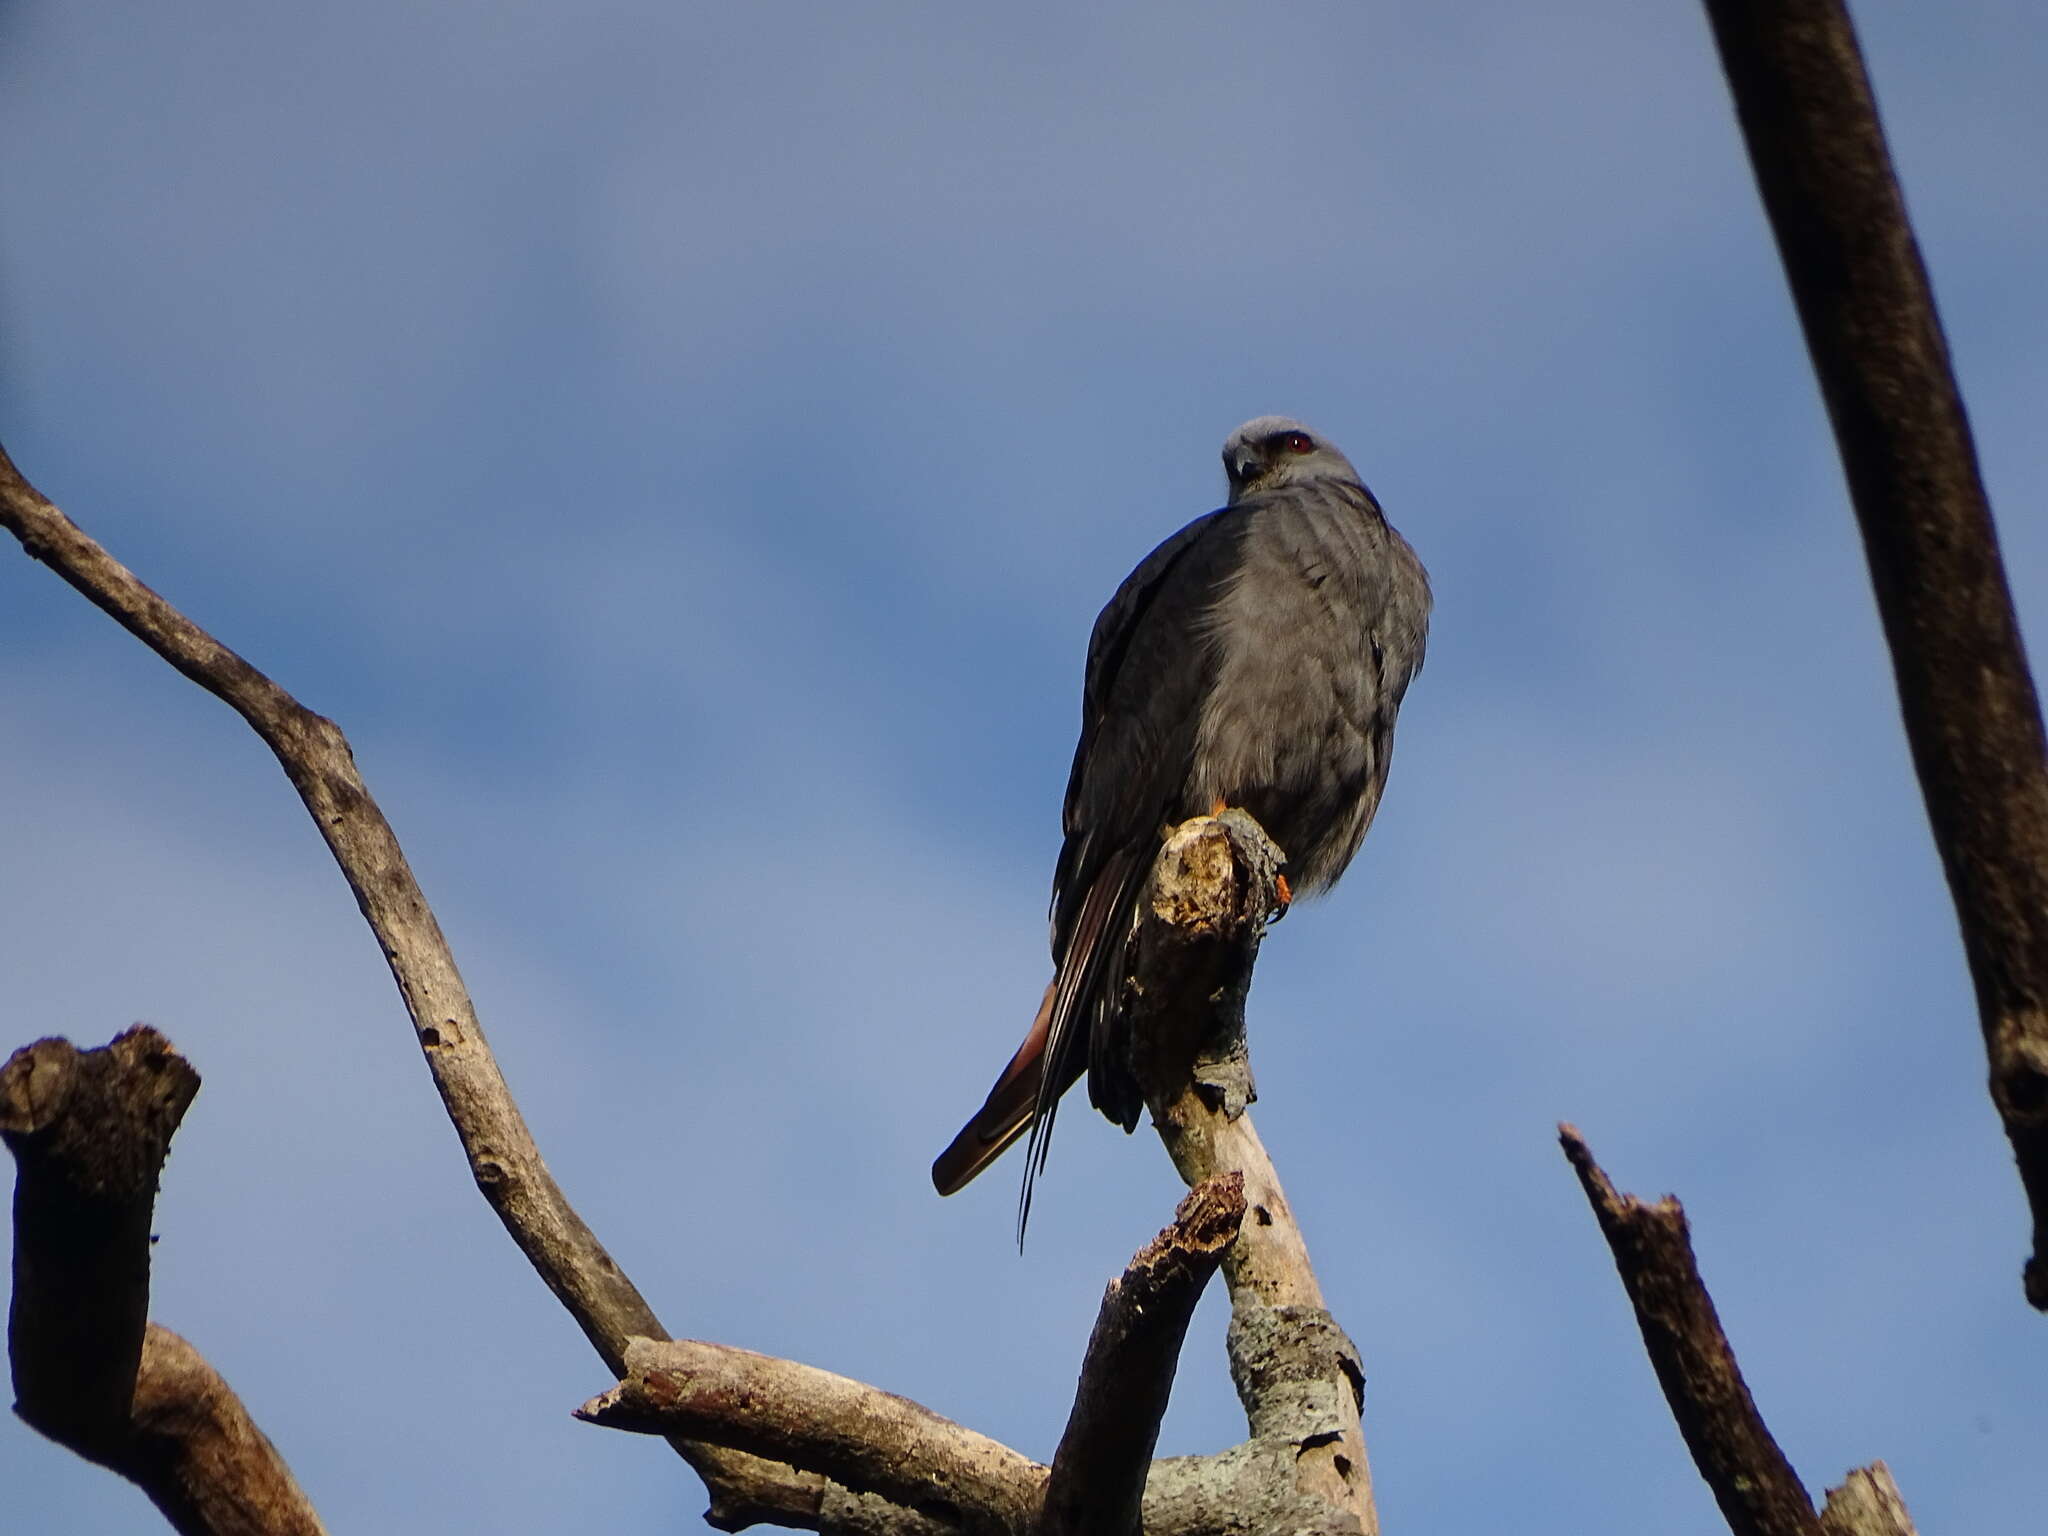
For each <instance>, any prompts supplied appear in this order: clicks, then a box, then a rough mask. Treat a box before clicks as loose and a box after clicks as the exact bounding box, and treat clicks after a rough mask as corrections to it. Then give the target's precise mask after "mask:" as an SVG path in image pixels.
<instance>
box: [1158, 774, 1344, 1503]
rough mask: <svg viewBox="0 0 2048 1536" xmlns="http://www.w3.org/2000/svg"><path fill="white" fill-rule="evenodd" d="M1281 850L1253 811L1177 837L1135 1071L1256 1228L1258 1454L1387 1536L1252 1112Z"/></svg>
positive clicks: (1244, 1269) (1236, 1309)
mask: <svg viewBox="0 0 2048 1536" xmlns="http://www.w3.org/2000/svg"><path fill="white" fill-rule="evenodd" d="M1279 858H1280V855H1279V850H1278V849H1276V848H1275V847H1274V845H1273V843H1272V842H1271V841H1270V840H1269V839H1268V838H1267V837H1266V835H1265V833H1264V832H1263V831H1262V830H1261V829H1260V827H1259V825H1258V823H1257V822H1255V821H1253V820H1252V819H1251V818H1250V817H1249V816H1246V815H1245V814H1244V813H1243V812H1242V811H1235V810H1232V811H1226V812H1225V813H1224V814H1223V815H1222V816H1220V817H1208V816H1200V817H1196V818H1195V819H1194V820H1192V821H1189V822H1186V823H1184V824H1182V825H1181V826H1180V827H1178V828H1176V829H1175V830H1174V831H1173V832H1172V833H1171V834H1170V835H1169V836H1168V838H1167V840H1166V843H1165V846H1164V847H1163V848H1162V849H1161V851H1160V855H1159V859H1158V862H1157V863H1156V865H1155V866H1154V870H1153V880H1152V887H1151V890H1150V891H1149V893H1148V899H1147V900H1146V901H1145V902H1144V903H1143V905H1142V907H1141V910H1140V913H1139V920H1138V927H1137V930H1136V932H1135V933H1134V935H1133V937H1132V946H1131V950H1130V956H1131V959H1130V971H1131V993H1130V997H1129V999H1128V1000H1129V1003H1130V1010H1131V1037H1132V1039H1133V1042H1134V1048H1133V1062H1132V1066H1133V1069H1134V1071H1135V1072H1136V1074H1137V1077H1138V1081H1139V1084H1140V1086H1141V1087H1143V1089H1144V1091H1145V1102H1146V1104H1147V1105H1148V1106H1150V1108H1151V1111H1152V1119H1153V1124H1154V1126H1155V1128H1156V1129H1157V1130H1158V1132H1159V1135H1160V1139H1161V1140H1162V1141H1163V1142H1164V1143H1165V1144H1166V1150H1167V1153H1168V1155H1169V1156H1170V1157H1172V1159H1173V1164H1174V1167H1175V1168H1176V1169H1178V1170H1179V1172H1180V1175H1181V1177H1182V1178H1183V1179H1184V1180H1186V1182H1187V1183H1188V1185H1189V1187H1190V1188H1192V1187H1194V1186H1195V1185H1197V1184H1200V1183H1202V1182H1203V1181H1204V1180H1207V1179H1212V1178H1216V1177H1218V1176H1221V1175H1225V1174H1231V1173H1235V1174H1238V1175H1240V1176H1241V1177H1242V1178H1243V1180H1244V1195H1245V1201H1246V1205H1247V1207H1248V1210H1249V1216H1248V1218H1247V1219H1246V1221H1245V1224H1244V1229H1243V1231H1242V1233H1241V1234H1240V1235H1239V1237H1238V1240H1237V1241H1236V1242H1235V1243H1233V1244H1232V1245H1231V1247H1230V1249H1229V1250H1228V1252H1226V1253H1225V1255H1224V1259H1223V1274H1224V1278H1225V1280H1226V1281H1227V1282H1228V1284H1229V1286H1230V1300H1231V1322H1230V1341H1229V1347H1230V1360H1231V1375H1232V1378H1233V1379H1234V1380H1235V1382H1236V1384H1237V1390H1238V1397H1239V1399H1240V1400H1241V1401H1242V1402H1243V1403H1244V1406H1245V1412H1246V1415H1247V1417H1248V1418H1249V1420H1250V1423H1251V1429H1252V1435H1253V1438H1254V1440H1255V1441H1256V1440H1260V1439H1266V1438H1279V1439H1283V1440H1286V1441H1288V1442H1290V1443H1292V1445H1293V1446H1294V1447H1295V1450H1296V1452H1297V1455H1296V1457H1295V1460H1294V1464H1293V1475H1292V1486H1293V1488H1294V1489H1295V1490H1297V1491H1298V1492H1299V1493H1301V1494H1302V1495H1304V1496H1307V1497H1308V1498H1309V1499H1311V1500H1312V1501H1320V1502H1321V1503H1322V1505H1323V1506H1324V1507H1325V1508H1326V1509H1333V1510H1337V1511H1341V1512H1343V1513H1344V1514H1346V1515H1347V1516H1349V1517H1350V1518H1351V1519H1353V1520H1355V1521H1356V1522H1357V1523H1358V1526H1359V1528H1360V1529H1362V1530H1363V1531H1364V1532H1365V1533H1366V1536H1372V1533H1374V1532H1376V1531H1377V1530H1378V1528H1379V1525H1378V1516H1377V1514H1376V1513H1375V1511H1374V1508H1373V1499H1372V1474H1371V1471H1370V1469H1369V1467H1368V1465H1367V1463H1366V1456H1365V1437H1364V1434H1363V1432H1362V1430H1361V1429H1360V1427H1359V1410H1360V1406H1361V1403H1362V1399H1363V1393H1364V1386H1365V1373H1364V1368H1363V1366H1362V1365H1361V1364H1360V1362H1359V1358H1358V1352H1357V1350H1356V1349H1355V1348H1354V1347H1353V1346H1352V1344H1351V1341H1350V1340H1349V1339H1347V1338H1346V1337H1345V1336H1344V1332H1343V1330H1342V1329H1341V1328H1339V1327H1338V1326H1337V1324H1336V1321H1335V1319H1333V1318H1332V1317H1331V1316H1330V1314H1329V1311H1328V1309H1327V1308H1326V1307H1325V1305H1324V1303H1323V1292H1322V1287H1321V1286H1320V1285H1319V1284H1318V1283H1317V1281H1316V1277H1315V1270H1314V1268H1313V1267H1312V1266H1311V1265H1310V1263H1309V1256H1308V1246H1307V1244H1306V1243H1305V1242H1304V1241H1303V1240H1302V1236H1301V1229H1300V1227H1299V1226H1298V1225H1296V1223H1295V1219H1294V1212H1293V1210H1292V1208H1291V1207H1290V1206H1289V1205H1288V1203H1287V1195H1286V1192H1285V1191H1284V1190H1283V1189H1282V1188H1281V1187H1280V1178H1279V1175H1278V1174H1277V1173H1276V1172H1275V1171H1274V1168H1273V1164H1272V1160H1271V1159H1270V1158H1268V1157H1267V1155H1266V1149H1265V1147H1264V1146H1263V1145H1262V1144H1261V1143H1260V1141H1259V1137H1258V1132H1257V1131H1256V1130H1254V1129H1253V1127H1252V1121H1251V1116H1250V1115H1249V1114H1247V1113H1246V1112H1245V1108H1244V1107H1245V1105H1246V1104H1247V1103H1248V1102H1249V1101H1250V1099H1251V1098H1253V1097H1254V1094H1253V1091H1252V1087H1251V1071H1250V1065H1249V1060H1248V1057H1247V1054H1246V1051H1245V1045H1244V1003H1245V995H1246V993H1247V991H1248V990H1249V988H1250V986H1251V975H1252V965H1253V962H1254V961H1255V960H1256V959H1257V956H1258V949H1259V943H1260V940H1261V939H1262V938H1263V937H1264V934H1265V927H1266V922H1267V919H1268V915H1269V914H1270V913H1272V912H1275V911H1277V910H1278V909H1279V906H1280V902H1279V896H1278V890H1277V885H1276V879H1275V877H1276V875H1277V873H1278V869H1279Z"/></svg>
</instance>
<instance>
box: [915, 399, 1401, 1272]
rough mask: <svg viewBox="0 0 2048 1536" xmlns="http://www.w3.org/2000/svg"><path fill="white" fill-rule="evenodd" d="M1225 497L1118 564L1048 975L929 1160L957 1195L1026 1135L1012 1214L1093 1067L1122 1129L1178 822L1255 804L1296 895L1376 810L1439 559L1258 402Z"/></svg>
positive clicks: (1086, 696) (1329, 872)
mask: <svg viewBox="0 0 2048 1536" xmlns="http://www.w3.org/2000/svg"><path fill="white" fill-rule="evenodd" d="M1223 470H1224V474H1225V475H1226V476H1227V477H1228V479H1229V482H1230V499H1229V502H1228V503H1227V504H1226V505H1225V506H1223V507H1222V508H1220V509H1219V510H1217V511H1214V512H1211V513H1209V514H1208V515H1207V516H1205V517H1199V518H1196V519H1195V521H1193V522H1192V523H1189V524H1188V525H1187V527H1185V528H1183V529H1181V531H1180V532H1179V533H1176V534H1175V535H1174V536H1173V537H1172V538H1170V539H1168V540H1167V541H1166V542H1165V543H1164V544H1161V545H1160V546H1159V547H1158V548H1157V549H1155V550H1153V551H1152V553H1151V554H1149V555H1147V556H1146V557H1145V558H1144V560H1143V561H1141V562H1140V563H1139V565H1138V568H1137V569H1136V570H1134V571H1132V572H1131V574H1130V575H1129V576H1127V577H1125V578H1124V583H1123V585H1122V586H1121V587H1119V588H1117V592H1116V596H1114V597H1112V598H1111V599H1110V600H1109V606H1108V607H1106V608H1104V609H1103V610H1102V613H1101V615H1100V616H1099V617H1098V618H1097V619H1096V621H1095V630H1094V633H1093V634H1092V635H1091V636H1090V637H1089V640H1088V666H1087V674H1086V679H1085V681H1084V684H1083V687H1082V693H1081V741H1080V744H1079V746H1077V747H1076V748H1075V749H1074V768H1073V773H1072V775H1071V776H1070V777H1069V778H1068V781H1067V801H1066V811H1065V815H1064V818H1063V824H1064V828H1065V831H1066V843H1065V845H1064V846H1063V847H1062V848H1061V849H1060V857H1059V865H1058V868H1057V870H1056V872H1055V873H1054V876H1053V886H1052V956H1053V967H1054V969H1053V979H1052V983H1051V984H1050V985H1049V986H1048V987H1047V988H1046V991H1045V998H1044V1001H1043V1002H1042V1003H1040V1005H1039V1009H1038V1016H1037V1018H1036V1020H1034V1021H1033V1023H1032V1026H1031V1032H1030V1034H1029V1035H1027V1036H1026V1037H1025V1040H1024V1044H1023V1045H1022V1046H1020V1047H1019V1048H1018V1050H1017V1054H1016V1055H1015V1056H1014V1057H1012V1058H1011V1060H1010V1064H1009V1065H1008V1066H1006V1067H1005V1068H1003V1072H1002V1075H1001V1076H1000V1077H998V1078H997V1079H996V1084H995V1087H994V1088H992V1089H991V1090H989V1095H988V1102H987V1103H985V1104H983V1105H982V1107H981V1109H980V1111H979V1112H978V1113H977V1114H976V1115H975V1116H974V1118H973V1119H972V1120H970V1121H968V1123H967V1125H966V1126H965V1127H964V1128H963V1129H962V1130H961V1132H960V1134H959V1135H958V1136H956V1137H954V1138H953V1144H952V1145H951V1146H949V1147H947V1148H946V1150H945V1151H944V1152H942V1153H940V1154H939V1157H938V1160H937V1161H936V1162H934V1163H933V1164H932V1183H933V1184H934V1185H936V1186H937V1187H938V1191H939V1193H940V1194H942V1195H950V1194H952V1193H953V1192H954V1191H955V1190H957V1189H959V1188H961V1187H962V1186H963V1185H965V1184H966V1183H967V1182H968V1181H969V1180H970V1179H972V1178H973V1177H974V1176H975V1175H976V1174H978V1173H980V1172H981V1170H982V1169H984V1168H986V1167H987V1166H988V1165H989V1164H990V1163H991V1162H993V1161H994V1160H995V1159H996V1158H997V1157H998V1156H999V1155H1000V1154H1001V1153H1002V1151H1003V1149H1004V1148H1006V1147H1008V1146H1009V1145H1010V1143H1011V1142H1013V1141H1015V1140H1016V1139H1017V1138H1018V1137H1019V1136H1021V1135H1024V1134H1025V1132H1026V1131H1027V1130H1028V1131H1029V1132H1030V1135H1031V1139H1030V1142H1029V1144H1028V1147H1027V1155H1026V1158H1025V1168H1024V1189H1023V1196H1022V1199H1021V1201H1020V1203H1019V1207H1018V1233H1019V1236H1020V1238H1021V1236H1022V1233H1023V1225H1024V1221H1025V1219H1026V1217H1027V1216H1028V1215H1029V1212H1030V1206H1031V1185H1032V1180H1033V1179H1034V1178H1035V1177H1036V1175H1037V1173H1038V1171H1039V1169H1040V1168H1042V1167H1043V1165H1044V1162H1045V1153H1046V1148H1047V1145H1048V1139H1049V1137H1050V1135H1051V1131H1052V1120H1053V1111H1054V1109H1055V1107H1056V1106H1057V1105H1058V1103H1059V1098H1060V1095H1061V1094H1063V1093H1065V1092H1066V1091H1067V1089H1069V1088H1071V1087H1072V1086H1073V1085H1074V1083H1075V1082H1076V1081H1077V1080H1078V1079H1079V1078H1080V1076H1081V1074H1082V1072H1083V1071H1084V1070H1085V1071H1086V1072H1087V1074H1088V1098H1089V1100H1090V1102H1091V1103H1093V1104H1094V1106H1095V1107H1096V1108H1097V1109H1099V1110H1101V1111H1102V1113H1103V1114H1104V1115H1106V1116H1108V1117H1109V1118H1110V1119H1111V1120H1114V1121H1115V1122H1116V1123H1117V1124H1118V1125H1121V1126H1122V1127H1123V1128H1124V1129H1125V1130H1126V1131H1129V1130H1131V1129H1133V1128H1134V1127H1135V1126H1136V1125H1137V1123H1138V1115H1139V1112H1140V1111H1141V1110H1142V1109H1143V1108H1144V1103H1143V1098H1142V1095H1141V1094H1140V1092H1139V1088H1138V1085H1137V1083H1136V1081H1135V1080H1134V1079H1133V1078H1132V1076H1131V1070H1130V1067H1129V1065H1128V1060H1129V1054H1128V1049H1127V1045H1128V1042H1127V1040H1126V1039H1125V1036H1126V1034H1127V1032H1128V1025H1127V1023H1126V1021H1125V1019H1124V1017H1123V1013H1122V1009H1121V1006H1120V1003H1121V995H1122V991H1123V981H1124V976H1123V955H1124V949H1125V943H1126V940H1127V939H1128V937H1129V934H1130V930H1131V923H1132V918H1133V915H1134V913H1135V911H1136V907H1137V902H1138V898H1139V896H1140V894H1141V893H1142V891H1143V890H1144V886H1145V881H1146V878H1147V876H1148V875H1149V874H1150V872H1151V869H1152V862H1153V859H1154V857H1155V856H1156V855H1157V853H1158V850H1159V844H1160V834H1161V832H1162V831H1163V829H1165V828H1166V827H1168V826H1170V825H1172V824H1174V823H1176V822H1180V821H1185V820H1186V819H1187V818H1189V817H1191V816H1198V815H1201V814H1203V813H1204V812H1208V811H1213V810H1215V809H1217V808H1218V807H1219V806H1223V805H1231V806H1237V807H1240V808H1242V809H1243V810H1245V811H1246V812H1248V813H1250V815H1251V816H1253V817H1254V818H1255V819H1256V820H1257V821H1258V822H1259V824H1260V825H1261V826H1262V827H1264V828H1265V829H1266V832H1267V834H1268V835H1269V836H1270V837H1271V838H1272V839H1273V841H1274V842H1276V843H1277V844H1279V846H1280V849H1281V851H1282V853H1283V854H1284V855H1285V856H1286V863H1285V865H1284V866H1283V870H1282V873H1283V877H1284V879H1285V881H1286V882H1287V884H1288V886H1289V887H1290V888H1291V892H1292V893H1295V894H1300V895H1308V894H1312V893H1314V892H1316V891H1319V890H1324V889H1327V888H1328V887H1329V886H1330V885H1332V884H1334V883H1335V881H1336V879H1337V877H1338V876H1339V875H1341V874H1343V873H1344V866H1345V865H1347V864H1349V863H1350V862H1351V856H1352V855H1353V854H1355V853H1356V852H1358V845H1359V842H1360V840H1361V839H1363V838H1364V836H1365V830H1366V828H1367V827H1368V826H1370V825H1371V823H1372V818H1373V812H1374V811H1375V810H1377V809H1378V808H1379V803H1380V791H1381V790H1382V789H1383V788H1384V787H1385V785H1386V782H1387V762H1388V757H1389V754H1390V753H1391V752H1392V750H1393V745H1394V716H1395V713H1396V712H1397V711H1398V710H1399V709H1400V707H1401V696H1402V695H1403V694H1404V693H1405V692H1406V691H1407V689H1408V683H1409V680H1410V679H1411V678H1413V677H1414V676H1415V672H1416V669H1417V668H1419V667H1420V666H1421V665H1422V651H1423V641H1424V638H1425V636H1426V634H1427V632H1428V626H1429V578H1428V575H1427V574H1426V573H1425V572H1424V571H1423V569H1422V563H1421V562H1420V561H1419V560H1417V559H1416V558H1415V552H1414V551H1413V550H1412V549H1410V548H1409V547H1408V544H1407V541H1406V540H1404V539H1403V538H1402V537H1401V535H1400V534H1398V533H1396V532H1395V531H1394V530H1393V529H1392V528H1391V527H1389V526H1388V525H1387V521H1386V518H1385V517H1384V516H1383V515H1382V514H1381V512H1380V508H1379V503H1378V502H1376V501H1374V500H1373V496H1372V492H1370V491H1368V490H1367V489H1366V488H1365V484H1364V482H1363V481H1361V480H1360V479H1359V477H1358V471H1357V470H1355V469H1353V468H1352V467H1351V463H1350V461H1349V460H1348V459H1346V458H1345V457H1344V455H1343V454H1342V453H1340V452H1338V451H1337V449H1336V447H1335V446H1334V445H1332V444H1331V443H1330V442H1328V441H1327V440H1326V439H1324V438H1321V437H1318V436H1317V435H1316V434H1315V433H1313V432H1311V431H1309V430H1308V428H1306V427H1304V426H1302V425H1301V423H1299V422H1296V421H1290V420H1288V419H1287V418H1285V417H1282V416H1261V417H1259V418H1258V419H1257V420H1256V421H1248V422H1246V423H1245V424H1244V425H1243V426H1241V427H1239V428H1238V429H1237V430H1236V431H1235V432H1233V433H1231V435H1230V439H1229V441H1228V442H1226V443H1225V444H1224V445H1223Z"/></svg>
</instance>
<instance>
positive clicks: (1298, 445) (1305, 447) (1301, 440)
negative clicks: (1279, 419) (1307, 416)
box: [1281, 432, 1316, 453]
mask: <svg viewBox="0 0 2048 1536" xmlns="http://www.w3.org/2000/svg"><path fill="white" fill-rule="evenodd" d="M1281 441H1282V442H1283V443H1285V444H1286V445H1287V451H1288V452H1289V453H1314V452H1315V451H1316V444H1315V439H1314V438H1312V437H1310V436H1309V435H1308V434H1307V433H1306V432H1290V433H1288V434H1287V435H1286V436H1285V437H1283V438H1282V439H1281Z"/></svg>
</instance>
